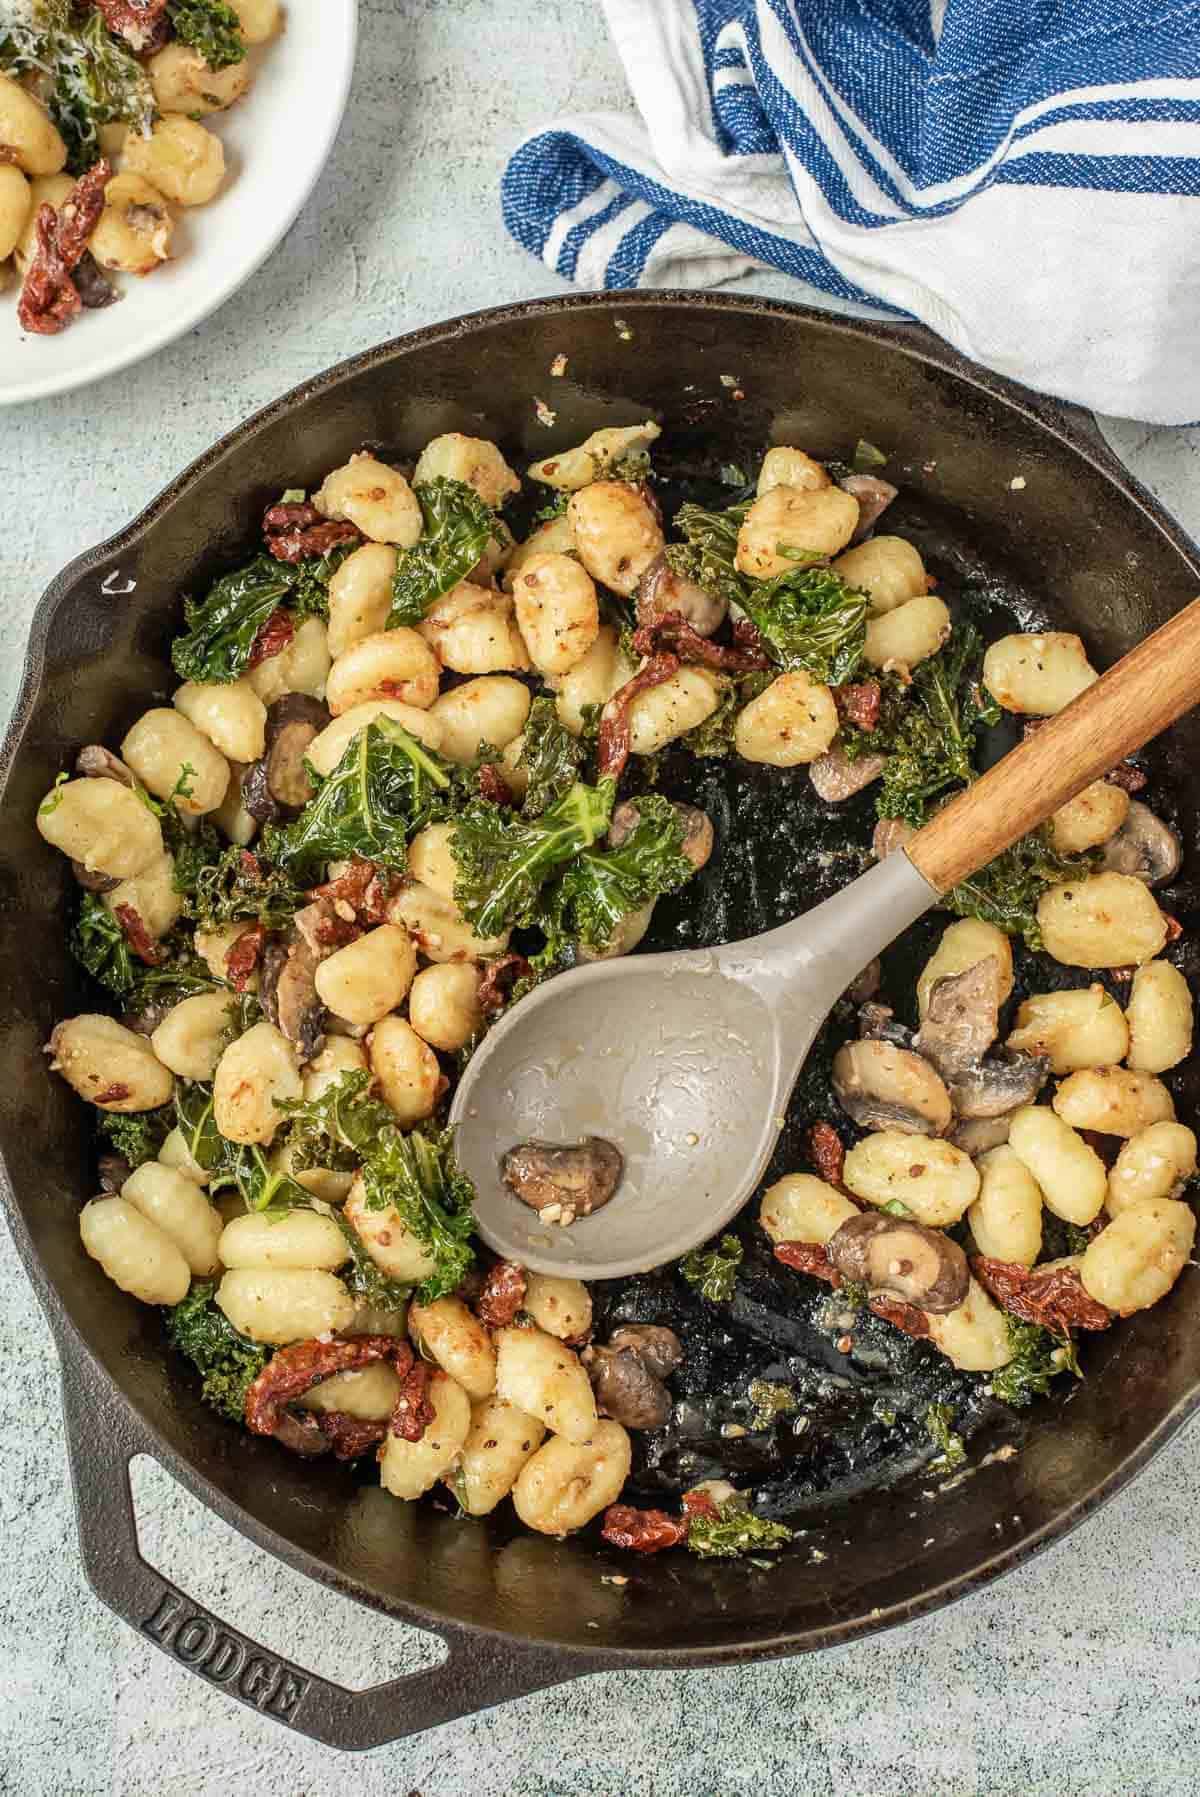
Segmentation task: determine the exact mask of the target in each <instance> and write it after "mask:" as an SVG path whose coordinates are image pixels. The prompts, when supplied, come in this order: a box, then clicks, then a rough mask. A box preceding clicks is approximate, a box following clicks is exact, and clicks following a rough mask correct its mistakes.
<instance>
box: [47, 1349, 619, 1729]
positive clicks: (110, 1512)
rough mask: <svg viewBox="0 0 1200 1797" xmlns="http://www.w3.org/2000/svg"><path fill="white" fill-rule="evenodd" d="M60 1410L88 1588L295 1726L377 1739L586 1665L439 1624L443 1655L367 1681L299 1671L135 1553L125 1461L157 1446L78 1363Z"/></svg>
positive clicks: (176, 1653)
mask: <svg viewBox="0 0 1200 1797" xmlns="http://www.w3.org/2000/svg"><path fill="white" fill-rule="evenodd" d="M63 1410H64V1416H65V1420H66V1434H67V1454H68V1462H69V1465H70V1472H71V1489H72V1495H73V1497H74V1501H75V1519H76V1523H77V1525H78V1529H79V1545H80V1549H81V1552H82V1557H83V1566H84V1571H85V1572H86V1574H87V1578H88V1583H89V1584H90V1585H91V1587H92V1589H93V1591H94V1592H95V1593H96V1595H97V1597H99V1598H100V1599H101V1600H102V1602H104V1603H106V1604H107V1605H108V1607H109V1609H110V1610H113V1611H115V1613H116V1614H117V1615H118V1616H119V1617H120V1618H121V1620H122V1621H123V1622H127V1623H128V1624H129V1625H130V1627H131V1628H134V1629H136V1630H137V1631H138V1633H139V1634H140V1635H142V1636H144V1637H145V1638H146V1639H148V1640H150V1641H153V1642H154V1643H155V1645H156V1646H158V1647H161V1648H162V1649H163V1651H164V1652H165V1653H168V1654H170V1655H171V1656H172V1658H173V1659H175V1660H176V1661H177V1662H178V1663H179V1665H180V1666H183V1667H186V1668H187V1670H188V1671H190V1672H195V1673H198V1674H199V1675H200V1677H201V1678H204V1679H206V1680H207V1681H208V1683H209V1684H210V1685H215V1686H216V1688H217V1689H218V1690H219V1691H223V1692H224V1693H225V1694H226V1696H228V1697H234V1698H236V1699H237V1701H238V1702H239V1703H244V1704H245V1705H246V1706H247V1708H249V1709H252V1710H257V1711H258V1712H259V1714H260V1715H262V1716H267V1717H269V1718H270V1719H271V1720H272V1721H275V1722H282V1723H284V1724H285V1725H286V1726H287V1727H288V1728H293V1729H295V1730H296V1732H297V1733H298V1734H302V1735H307V1736H308V1737H309V1738H310V1739H311V1740H314V1741H320V1742H322V1743H323V1744H324V1745H325V1746H326V1747H339V1748H343V1749H350V1750H355V1749H362V1748H369V1747H382V1746H385V1745H386V1744H387V1743H388V1742H390V1741H399V1740H403V1739H404V1738H405V1737H407V1736H409V1735H418V1734H421V1733H422V1732H423V1731H424V1730H425V1729H428V1728H436V1727H437V1726H438V1725H439V1724H440V1723H443V1722H453V1721H456V1720H457V1719H458V1718H460V1717H463V1716H470V1715H473V1714H475V1713H476V1712H477V1711H479V1710H485V1709H489V1708H490V1707H491V1706H492V1705H493V1704H498V1703H505V1702H507V1701H508V1700H509V1699H510V1698H514V1697H523V1696H525V1695H527V1694H528V1693H529V1692H531V1691H540V1690H543V1689H544V1688H545V1687H546V1686H547V1685H556V1684H561V1683H563V1682H564V1681H565V1680H566V1679H569V1678H571V1677H574V1676H576V1673H577V1672H582V1671H591V1670H593V1669H594V1668H593V1666H592V1665H590V1664H589V1663H588V1662H587V1661H582V1662H573V1661H572V1660H570V1659H567V1658H565V1657H564V1656H563V1655H561V1654H555V1653H552V1652H548V1651H546V1650H544V1649H538V1648H517V1647H515V1646H514V1645H513V1644H512V1643H510V1642H506V1641H504V1640H502V1639H496V1638H494V1637H490V1636H482V1635H476V1634H474V1633H472V1632H469V1631H467V1630H462V1631H459V1630H455V1631H453V1632H447V1633H444V1634H442V1639H443V1640H444V1641H445V1642H446V1645H447V1647H448V1649H449V1654H448V1657H447V1658H446V1659H445V1660H444V1661H443V1662H442V1663H441V1665H439V1666H431V1667H428V1668H426V1669H425V1670H424V1671H421V1672H410V1673H407V1674H405V1675H404V1676H403V1677H401V1678H395V1679H392V1680H390V1681H389V1682H388V1683H387V1684H382V1685H375V1686H373V1687H372V1688H370V1689H369V1690H365V1691H352V1690H349V1689H348V1688H347V1687H345V1686H343V1685H338V1684H335V1683H333V1681H332V1680H330V1679H326V1678H322V1677H320V1676H319V1675H318V1674H316V1673H312V1672H306V1671H305V1670H304V1669H303V1668H302V1667H300V1666H297V1665H294V1664H293V1662H292V1661H290V1660H287V1659H284V1658H282V1657H281V1656H280V1655H279V1654H275V1653H271V1652H269V1651H268V1649H266V1648H264V1647H261V1646H260V1645H259V1643H258V1642H257V1641H254V1640H253V1639H252V1638H251V1637H250V1636H249V1635H243V1634H242V1633H241V1632H240V1631H239V1630H238V1629H235V1628H233V1627H231V1626H230V1625H229V1624H228V1623H225V1622H222V1621H221V1619H220V1617H219V1616H215V1615H214V1614H213V1612H212V1611H211V1610H207V1609H205V1607H204V1605H203V1604H199V1603H197V1602H196V1601H195V1600H194V1599H193V1598H190V1597H188V1595H187V1594H186V1592H183V1591H181V1590H180V1589H179V1587H178V1586H177V1585H175V1584H172V1582H171V1580H170V1579H168V1578H164V1577H163V1575H162V1574H161V1573H159V1572H156V1571H155V1570H154V1568H153V1567H152V1566H150V1565H149V1564H148V1563H147V1561H146V1560H144V1559H143V1557H142V1554H141V1551H140V1549H139V1547H138V1538H137V1523H136V1520H135V1516H134V1508H133V1494H132V1491H131V1489H130V1482H129V1463H130V1461H131V1460H132V1459H133V1457H134V1455H135V1454H140V1453H149V1454H151V1455H153V1452H154V1450H153V1448H152V1446H151V1445H150V1444H149V1442H148V1440H147V1439H145V1438H144V1437H143V1436H142V1435H141V1433H140V1431H139V1430H138V1429H137V1427H136V1423H135V1422H134V1421H133V1419H132V1418H131V1417H130V1414H129V1412H128V1411H127V1410H126V1409H125V1407H124V1406H123V1405H117V1404H114V1403H112V1402H111V1400H109V1398H108V1394H107V1392H105V1391H104V1390H102V1389H101V1385H100V1381H99V1380H98V1379H96V1380H93V1379H92V1378H90V1377H89V1376H88V1375H87V1374H86V1373H85V1372H84V1371H83V1370H82V1369H81V1367H80V1366H79V1364H78V1363H76V1364H75V1365H74V1366H70V1367H69V1368H68V1369H67V1370H66V1371H65V1373H64V1378H63ZM438 1632H439V1633H440V1634H441V1633H442V1631H440V1630H439V1631H438Z"/></svg>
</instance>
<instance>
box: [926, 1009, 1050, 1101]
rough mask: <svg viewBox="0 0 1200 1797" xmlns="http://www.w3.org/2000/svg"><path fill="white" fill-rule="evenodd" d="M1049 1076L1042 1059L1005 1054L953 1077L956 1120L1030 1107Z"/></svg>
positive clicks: (1047, 1066) (1048, 1065)
mask: <svg viewBox="0 0 1200 1797" xmlns="http://www.w3.org/2000/svg"><path fill="white" fill-rule="evenodd" d="M939 984H940V982H939ZM1049 1076H1050V1062H1049V1060H1048V1059H1047V1058H1046V1056H1045V1055H1032V1054H1019V1053H1015V1052H1014V1053H1012V1054H1009V1053H1007V1052H1006V1053H1005V1054H1004V1055H994V1056H991V1057H989V1059H987V1060H985V1061H980V1062H979V1063H978V1064H977V1065H976V1066H974V1067H966V1068H964V1069H963V1070H962V1071H961V1072H959V1073H956V1074H954V1075H953V1076H952V1078H951V1079H950V1081H949V1086H950V1098H951V1100H952V1102H953V1105H954V1110H955V1114H956V1115H957V1116H958V1117H1003V1116H1005V1115H1007V1113H1008V1112H1010V1111H1015V1110H1018V1109H1019V1108H1020V1106H1021V1105H1023V1104H1032V1103H1033V1101H1034V1099H1035V1098H1036V1097H1037V1095H1038V1093H1039V1092H1040V1091H1041V1089H1042V1087H1043V1086H1044V1085H1045V1083H1046V1081H1047V1079H1048V1078H1049Z"/></svg>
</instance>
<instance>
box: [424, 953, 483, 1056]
mask: <svg viewBox="0 0 1200 1797" xmlns="http://www.w3.org/2000/svg"><path fill="white" fill-rule="evenodd" d="M408 1021H409V1023H410V1024H411V1025H412V1027H413V1029H414V1030H415V1031H416V1032H417V1035H418V1036H420V1038H421V1040H422V1041H423V1042H428V1044H429V1046H430V1048H438V1049H440V1050H441V1051H442V1053H443V1054H457V1053H458V1051H459V1049H460V1048H465V1047H466V1046H467V1044H468V1043H469V1042H470V1041H472V1040H473V1038H474V1037H475V1036H476V1035H478V1033H479V1031H480V1030H481V1029H482V1028H483V1011H482V1009H481V1007H480V1003H479V975H478V972H477V971H476V969H475V968H474V967H473V966H471V965H470V963H469V962H462V961H459V962H449V963H447V964H445V965H444V966H440V967H439V966H436V965H435V966H433V967H423V968H422V969H421V971H420V973H418V974H417V976H416V978H415V979H414V980H413V983H412V986H411V988H410V989H409V994H408Z"/></svg>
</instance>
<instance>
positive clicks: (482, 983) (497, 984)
mask: <svg viewBox="0 0 1200 1797" xmlns="http://www.w3.org/2000/svg"><path fill="white" fill-rule="evenodd" d="M528 972H529V963H528V961H527V960H526V959H525V957H524V955H519V954H517V952H516V950H515V949H514V950H513V951H512V952H511V953H510V954H507V955H497V956H496V957H495V958H494V959H493V960H491V961H488V962H486V963H485V965H484V969H483V972H482V973H481V974H480V976H479V985H478V987H477V988H476V996H477V997H478V999H479V1009H480V1010H481V1011H482V1012H483V1014H484V1016H485V1017H494V1016H495V1015H496V1012H497V1011H502V1010H503V1009H504V1007H505V1005H506V1004H507V1003H508V988H509V987H510V986H511V985H512V982H513V981H514V980H523V979H524V978H525V975H526V974H527V973H528Z"/></svg>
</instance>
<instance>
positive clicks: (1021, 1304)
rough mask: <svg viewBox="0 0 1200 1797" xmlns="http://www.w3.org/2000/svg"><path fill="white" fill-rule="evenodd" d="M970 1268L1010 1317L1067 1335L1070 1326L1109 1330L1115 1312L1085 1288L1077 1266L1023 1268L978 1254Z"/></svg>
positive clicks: (1013, 1263) (1010, 1262) (1071, 1327)
mask: <svg viewBox="0 0 1200 1797" xmlns="http://www.w3.org/2000/svg"><path fill="white" fill-rule="evenodd" d="M971 1270H972V1272H973V1273H974V1274H975V1277H976V1279H978V1281H979V1283H980V1285H982V1286H983V1288H984V1289H985V1291H989V1292H990V1293H991V1294H992V1297H993V1298H995V1299H996V1300H997V1302H998V1303H1000V1304H1001V1305H1003V1307H1004V1309H1005V1310H1007V1311H1008V1312H1009V1314H1010V1315H1011V1316H1014V1317H1019V1318H1020V1319H1021V1321H1022V1322H1023V1323H1037V1324H1039V1325H1040V1326H1041V1327H1042V1328H1043V1329H1052V1330H1054V1332H1055V1334H1057V1335H1064V1334H1065V1333H1066V1332H1067V1330H1069V1329H1107V1328H1108V1326H1109V1324H1110V1323H1111V1322H1112V1312H1111V1311H1110V1310H1109V1309H1108V1308H1107V1307H1106V1306H1105V1305H1103V1304H1099V1303H1097V1301H1096V1299H1095V1298H1093V1297H1092V1296H1091V1295H1090V1294H1089V1293H1088V1292H1087V1291H1086V1290H1085V1288H1084V1284H1083V1281H1082V1279H1081V1278H1080V1277H1079V1271H1078V1268H1076V1267H1022V1266H1018V1265H1017V1264H1016V1263H1015V1262H1012V1261H1006V1260H994V1259H993V1258H992V1257H991V1256H990V1255H987V1254H977V1255H975V1257H974V1258H973V1260H972V1261H971Z"/></svg>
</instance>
